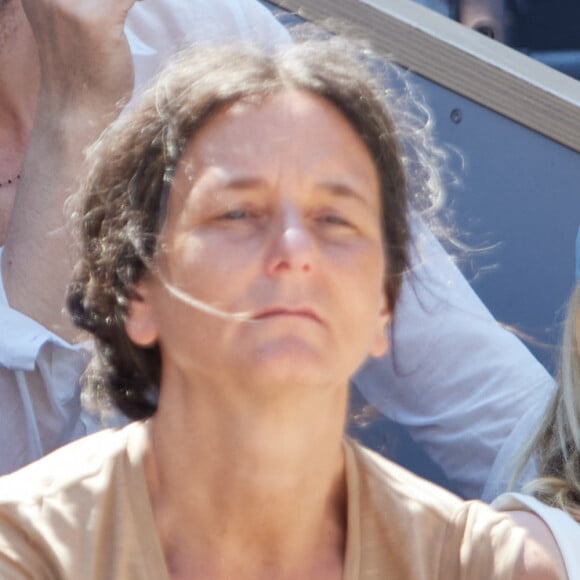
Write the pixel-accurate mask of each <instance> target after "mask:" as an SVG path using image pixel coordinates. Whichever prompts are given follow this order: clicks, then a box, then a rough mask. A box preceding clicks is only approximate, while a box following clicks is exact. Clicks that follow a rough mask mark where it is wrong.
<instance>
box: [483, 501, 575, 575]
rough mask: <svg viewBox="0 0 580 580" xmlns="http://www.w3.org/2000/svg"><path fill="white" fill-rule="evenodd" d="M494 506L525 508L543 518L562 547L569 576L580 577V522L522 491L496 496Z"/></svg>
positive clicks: (505, 508)
mask: <svg viewBox="0 0 580 580" xmlns="http://www.w3.org/2000/svg"><path fill="white" fill-rule="evenodd" d="M492 507H493V508H494V509H496V510H498V511H502V512H509V511H517V510H523V511H527V512H532V513H534V514H536V515H537V516H539V517H540V518H542V520H543V521H544V523H545V524H546V525H547V526H548V527H549V528H550V531H551V532H552V535H553V536H554V539H555V540H556V543H557V544H558V547H559V548H560V552H561V554H562V558H563V560H564V564H565V566H566V572H567V573H568V578H570V579H572V580H574V579H576V578H580V550H579V549H578V548H579V546H580V524H578V522H576V520H574V518H572V516H570V515H569V514H567V513H566V512H564V511H562V510H560V509H557V508H553V507H550V506H547V505H546V504H544V503H542V502H541V501H539V500H537V499H536V498H535V497H532V496H530V495H524V494H521V493H505V494H503V495H501V496H499V497H498V498H496V500H495V501H494V502H493V504H492Z"/></svg>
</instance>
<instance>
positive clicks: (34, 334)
mask: <svg viewBox="0 0 580 580" xmlns="http://www.w3.org/2000/svg"><path fill="white" fill-rule="evenodd" d="M1 258H2V248H0V260H1ZM0 328H1V329H2V332H0V409H1V418H0V441H2V443H3V444H2V449H1V451H0V474H3V473H8V472H10V471H13V470H14V469H17V468H18V467H21V466H23V465H25V464H27V463H30V462H31V461H34V460H35V459H38V458H40V457H42V456H43V455H46V453H49V452H50V451H52V450H53V449H56V448H57V447H60V446H61V445H63V444H64V443H67V442H68V441H71V440H73V439H76V438H77V437H80V436H82V435H85V434H86V433H88V432H89V431H90V430H91V428H92V427H93V424H92V423H91V422H90V420H89V417H88V415H87V416H86V417H85V416H84V415H83V413H82V412H81V405H80V396H79V377H80V375H81V373H82V371H83V369H84V367H85V366H86V362H87V358H86V352H85V349H84V347H83V346H82V345H79V346H72V345H70V344H68V343H66V342H65V341H63V340H62V339H60V338H59V337H58V336H56V335H55V334H53V333H51V332H49V331H48V330H47V329H46V328H44V327H43V326H41V325H40V324H38V323H37V322H35V321H34V320H32V319H30V318H28V317H27V316H24V315H23V314H21V313H20V312H17V311H16V310H13V309H12V308H10V306H9V305H8V301H7V299H6V294H5V292H4V287H3V284H2V279H1V277H0Z"/></svg>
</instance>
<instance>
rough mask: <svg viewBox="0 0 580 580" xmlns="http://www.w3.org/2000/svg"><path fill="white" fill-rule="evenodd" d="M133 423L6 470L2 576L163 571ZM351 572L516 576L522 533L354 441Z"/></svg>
mask: <svg viewBox="0 0 580 580" xmlns="http://www.w3.org/2000/svg"><path fill="white" fill-rule="evenodd" d="M145 437H146V429H145V426H144V424H143V423H140V422H136V423H133V424H131V425H129V426H128V427H125V428H124V429H121V430H117V431H114V430H109V431H103V432H100V433H97V434H95V435H92V436H90V437H86V438H84V439H81V440H79V441H76V442H74V443H71V444H70V445H68V446H66V447H64V448H62V449H60V450H58V451H56V452H54V453H52V454H51V455H49V456H47V457H45V458H44V459H41V460H40V461H38V462H36V463H33V464H32V465H29V466H28V467H25V468H24V469H22V470H20V471H18V472H16V473H14V474H12V475H9V476H6V477H3V478H0V578H2V579H3V580H14V579H17V578H18V579H22V578H34V580H44V579H67V580H68V579H71V580H78V579H80V578H82V579H83V580H92V579H93V580H96V579H101V580H112V579H124V580H125V579H126V580H144V579H151V580H168V579H169V575H168V572H167V568H166V565H165V561H164V557H163V553H162V549H161V545H160V542H159V538H158V536H157V532H156V529H155V524H154V520H153V512H152V508H151V504H150V501H149V496H148V493H147V487H146V483H145V474H144V470H143V452H144V449H145ZM345 450H346V459H347V460H346V469H347V484H348V534H347V550H346V561H345V572H344V579H345V580H371V579H373V580H379V579H380V580H383V579H385V578H400V579H405V580H409V579H418V580H419V579H420V580H427V579H429V580H434V579H437V578H440V579H441V580H449V579H453V578H465V579H469V580H477V579H482V580H483V579H485V580H489V579H490V578H494V579H502V578H511V577H512V569H513V566H514V564H515V561H516V559H517V556H518V554H519V552H520V550H521V547H522V542H523V537H524V532H523V531H522V530H520V529H518V528H514V527H513V525H512V524H511V523H510V520H509V519H508V518H507V517H506V516H504V515H500V514H497V513H495V512H493V511H491V510H490V509H489V508H488V507H486V506H485V505H483V504H481V503H478V502H469V503H463V502H462V501H461V500H459V499H458V498H456V497H455V496H453V495H451V494H450V493H448V492H446V491H444V490H442V489H440V488H438V487H436V486H434V485H432V484H430V483H428V482H426V481H423V480H421V479H419V478H418V477H416V476H415V475H413V474H411V473H409V472H407V471H406V470H404V469H402V468H401V467H399V466H397V465H395V464H393V463H391V462H389V461H387V460H386V459H384V458H383V457H381V456H379V455H377V454H375V453H373V452H371V451H369V450H367V449H365V448H363V447H361V446H359V445H358V444H356V443H354V442H351V441H347V442H346V443H345Z"/></svg>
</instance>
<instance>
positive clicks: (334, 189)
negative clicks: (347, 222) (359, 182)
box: [317, 180, 374, 209]
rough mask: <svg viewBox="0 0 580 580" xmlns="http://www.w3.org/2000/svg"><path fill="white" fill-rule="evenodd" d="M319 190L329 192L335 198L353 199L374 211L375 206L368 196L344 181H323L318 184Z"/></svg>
mask: <svg viewBox="0 0 580 580" xmlns="http://www.w3.org/2000/svg"><path fill="white" fill-rule="evenodd" d="M317 189H320V190H322V191H327V192H328V193H330V194H331V195H333V196H336V197H344V198H348V199H353V200H355V201H358V202H360V203H362V204H363V205H365V206H366V207H371V208H373V209H374V207H373V204H372V203H371V201H370V200H369V199H368V196H366V195H364V194H362V193H361V191H360V188H358V187H356V185H351V184H349V183H346V182H343V181H331V180H329V181H323V182H321V183H319V184H318V186H317Z"/></svg>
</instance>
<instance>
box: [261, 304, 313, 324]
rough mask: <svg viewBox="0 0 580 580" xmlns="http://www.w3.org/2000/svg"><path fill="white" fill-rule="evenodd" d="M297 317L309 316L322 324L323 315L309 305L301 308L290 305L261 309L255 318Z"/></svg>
mask: <svg viewBox="0 0 580 580" xmlns="http://www.w3.org/2000/svg"><path fill="white" fill-rule="evenodd" d="M278 316H279V317H285V316H288V317H297V318H307V319H310V320H313V321H314V322H318V323H319V324H322V323H323V321H322V317H321V316H320V315H319V314H318V313H317V312H316V310H314V309H312V308H309V307H299V308H288V307H283V306H282V307H274V308H267V309H266V310H261V311H259V312H257V313H256V314H255V315H254V317H253V318H254V320H264V319H267V318H275V317H278Z"/></svg>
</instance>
